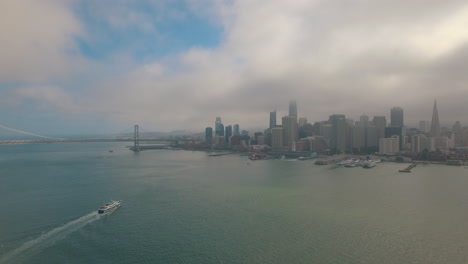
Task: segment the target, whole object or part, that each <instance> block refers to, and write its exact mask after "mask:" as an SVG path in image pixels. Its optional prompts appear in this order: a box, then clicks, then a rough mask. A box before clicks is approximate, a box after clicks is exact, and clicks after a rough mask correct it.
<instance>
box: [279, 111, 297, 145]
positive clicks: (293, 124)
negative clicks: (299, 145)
mask: <svg viewBox="0 0 468 264" xmlns="http://www.w3.org/2000/svg"><path fill="white" fill-rule="evenodd" d="M282 125H283V129H284V140H283V143H284V145H285V146H288V147H292V142H296V141H297V139H298V137H299V131H298V129H297V119H296V117H294V116H283V120H282Z"/></svg>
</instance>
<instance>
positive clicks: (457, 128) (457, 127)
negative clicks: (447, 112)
mask: <svg viewBox="0 0 468 264" xmlns="http://www.w3.org/2000/svg"><path fill="white" fill-rule="evenodd" d="M453 137H454V145H455V147H462V146H463V128H462V126H461V124H460V121H457V122H455V124H454V125H453Z"/></svg>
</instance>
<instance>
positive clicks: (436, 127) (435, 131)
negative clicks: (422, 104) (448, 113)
mask: <svg viewBox="0 0 468 264" xmlns="http://www.w3.org/2000/svg"><path fill="white" fill-rule="evenodd" d="M430 135H431V137H440V136H441V135H440V124H439V111H438V109H437V102H436V101H435V100H434V108H433V109H432V122H431V131H430Z"/></svg>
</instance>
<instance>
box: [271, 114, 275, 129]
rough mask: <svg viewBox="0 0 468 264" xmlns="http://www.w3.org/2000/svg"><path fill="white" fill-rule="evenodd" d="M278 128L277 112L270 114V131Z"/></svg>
mask: <svg viewBox="0 0 468 264" xmlns="http://www.w3.org/2000/svg"><path fill="white" fill-rule="evenodd" d="M275 127H276V110H275V111H273V112H270V129H272V128H275Z"/></svg>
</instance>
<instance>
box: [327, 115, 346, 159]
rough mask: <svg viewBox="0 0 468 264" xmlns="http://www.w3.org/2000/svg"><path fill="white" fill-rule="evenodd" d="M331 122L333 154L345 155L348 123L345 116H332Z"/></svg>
mask: <svg viewBox="0 0 468 264" xmlns="http://www.w3.org/2000/svg"><path fill="white" fill-rule="evenodd" d="M329 122H330V124H331V126H332V131H331V138H330V152H331V154H337V153H344V152H345V151H346V146H347V144H346V140H347V136H348V123H347V122H346V117H345V115H331V116H330V117H329Z"/></svg>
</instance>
